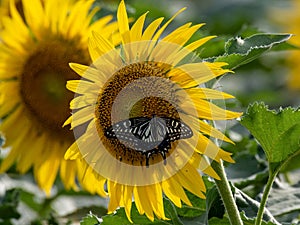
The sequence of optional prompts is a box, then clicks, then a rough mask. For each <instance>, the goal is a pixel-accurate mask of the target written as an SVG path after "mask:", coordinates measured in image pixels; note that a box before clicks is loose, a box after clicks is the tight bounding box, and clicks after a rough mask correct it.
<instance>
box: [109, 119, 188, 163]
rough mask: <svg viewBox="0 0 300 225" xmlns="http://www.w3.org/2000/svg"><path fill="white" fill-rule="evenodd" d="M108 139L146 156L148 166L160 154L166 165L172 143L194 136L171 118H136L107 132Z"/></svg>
mask: <svg viewBox="0 0 300 225" xmlns="http://www.w3.org/2000/svg"><path fill="white" fill-rule="evenodd" d="M104 135H105V136H106V137H107V138H111V139H114V138H115V139H118V140H119V141H120V142H121V143H123V144H125V146H127V147H130V148H131V149H134V150H136V151H138V152H140V153H141V154H143V155H145V156H146V166H147V167H148V166H149V158H150V157H151V156H152V155H153V154H155V153H159V154H161V156H162V157H163V159H164V162H165V163H166V153H167V152H168V151H169V149H170V148H171V142H174V141H176V140H179V139H187V138H190V137H192V136H193V131H192V129H191V128H190V127H189V126H188V125H187V124H185V123H184V122H182V121H181V120H178V119H173V118H170V117H157V116H155V115H153V116H152V117H151V118H149V117H134V118H129V119H127V120H122V121H120V122H117V123H115V124H113V125H112V126H110V127H109V128H108V129H106V130H105V132H104Z"/></svg>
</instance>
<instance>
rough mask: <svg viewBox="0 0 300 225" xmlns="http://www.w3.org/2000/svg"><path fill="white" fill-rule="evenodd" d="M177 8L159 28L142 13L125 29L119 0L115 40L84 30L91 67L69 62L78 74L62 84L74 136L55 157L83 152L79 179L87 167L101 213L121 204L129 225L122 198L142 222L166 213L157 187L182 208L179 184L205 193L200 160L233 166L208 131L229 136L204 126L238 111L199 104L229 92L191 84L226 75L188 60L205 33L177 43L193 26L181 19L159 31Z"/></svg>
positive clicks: (206, 169) (206, 167)
mask: <svg viewBox="0 0 300 225" xmlns="http://www.w3.org/2000/svg"><path fill="white" fill-rule="evenodd" d="M183 10H184V9H182V10H180V11H179V12H178V13H176V14H175V15H174V16H173V17H172V18H171V19H170V20H168V21H167V22H166V23H165V24H164V25H161V23H162V21H163V18H158V19H156V20H155V21H153V22H152V23H150V24H149V25H148V26H147V27H145V28H144V22H145V19H146V15H147V13H145V14H143V15H142V16H140V17H139V18H138V19H137V21H136V22H135V23H134V24H133V25H132V27H131V28H130V27H129V25H128V17H127V12H126V7H125V3H124V1H121V2H120V5H119V8H118V12H117V21H118V27H119V33H120V34H121V39H122V43H121V44H120V45H119V46H116V45H115V44H114V43H112V42H111V41H110V40H109V39H107V38H106V37H104V36H103V35H102V34H100V33H98V32H93V34H92V37H91V39H90V43H89V52H90V55H91V58H92V60H93V64H92V65H91V66H86V65H82V64H77V63H71V64H70V66H71V68H72V69H73V70H74V71H76V72H77V73H78V74H79V75H80V76H81V77H82V79H81V80H71V81H68V82H67V88H68V89H69V90H71V91H73V92H75V93H76V97H75V98H74V99H73V100H72V101H71V103H70V108H71V109H72V110H73V114H72V116H71V117H70V118H69V119H68V120H67V121H66V122H65V125H68V124H71V127H72V129H73V130H74V134H75V137H76V142H75V143H74V144H73V145H72V146H71V147H70V148H69V149H68V151H67V152H66V154H65V158H66V159H71V160H74V159H78V158H79V159H81V158H83V159H84V160H85V161H86V162H87V163H88V164H89V165H90V166H91V167H92V169H89V170H87V171H85V175H89V174H90V173H95V174H96V176H97V177H98V180H99V182H102V184H103V185H104V184H105V183H107V191H108V195H109V197H110V202H109V206H108V212H109V213H112V212H114V211H115V210H116V208H117V207H119V206H121V207H124V208H125V212H126V215H127V217H128V219H129V220H130V221H131V218H130V212H131V207H132V197H133V198H134V199H135V203H136V206H137V209H138V211H139V213H140V214H146V216H147V217H148V218H149V219H150V220H152V221H153V220H154V215H156V216H157V217H158V218H159V219H167V218H166V216H165V213H164V208H163V193H164V194H165V195H166V196H167V197H168V198H169V199H170V200H171V201H172V202H173V203H174V204H175V205H176V206H178V207H181V205H182V202H184V203H185V204H187V205H191V202H190V201H189V199H188V197H187V195H186V194H185V191H184V190H188V191H190V192H191V193H193V194H195V195H196V196H198V197H200V198H205V195H204V192H205V190H206V189H205V185H204V182H203V180H202V177H201V175H200V173H199V172H198V169H200V170H201V171H202V172H204V173H206V174H208V175H210V176H212V177H214V178H216V179H219V177H218V175H217V174H216V173H215V171H214V170H213V169H212V168H211V166H210V165H209V162H208V161H207V157H208V158H211V159H213V160H216V161H217V162H220V160H225V161H227V162H233V160H232V158H231V157H230V153H228V152H225V151H224V150H222V149H220V148H219V147H217V146H216V145H215V144H214V142H213V141H211V140H210V139H209V136H210V137H213V138H217V139H221V140H224V141H226V142H231V140H230V139H228V138H227V137H226V136H225V135H224V134H223V133H222V132H220V131H219V130H217V129H215V128H214V127H212V126H211V125H210V124H209V123H208V122H206V121H213V120H228V119H233V118H237V117H239V116H240V115H241V114H240V113H236V112H231V111H228V110H224V109H222V108H220V107H218V106H216V105H215V104H213V103H212V102H211V101H208V99H227V98H233V96H231V95H229V94H226V93H223V92H221V91H217V90H213V89H209V88H205V87H202V86H201V87H200V86H199V85H200V84H203V83H205V82H207V81H210V80H212V79H214V78H216V77H218V76H221V75H223V74H225V73H227V72H230V71H229V70H226V69H222V67H223V66H224V65H226V63H222V62H216V63H208V62H202V61H199V62H197V61H196V57H195V55H193V54H192V52H193V51H194V50H195V49H197V48H199V47H200V46H201V45H203V44H204V43H205V42H207V41H208V40H210V39H211V38H213V37H212V36H210V37H204V38H202V39H199V40H196V41H194V42H190V43H188V44H187V42H188V41H189V40H190V38H191V37H192V35H193V34H194V33H195V32H196V31H197V30H198V29H199V28H200V27H201V26H202V25H203V24H197V25H193V26H192V24H191V23H187V24H184V25H182V26H180V27H179V28H177V29H175V30H174V31H172V32H171V33H170V34H168V35H166V36H165V37H162V33H163V32H164V30H165V29H166V27H167V26H168V25H169V24H170V22H171V21H172V20H173V19H174V18H175V17H176V16H177V15H178V14H179V13H180V12H182V11H183ZM191 60H193V61H191ZM83 125H84V127H85V128H84V129H85V131H84V132H83V131H82V129H83V128H82V126H83ZM231 143H232V142H231ZM89 168H90V167H89ZM86 180H87V179H86ZM103 188H104V187H103Z"/></svg>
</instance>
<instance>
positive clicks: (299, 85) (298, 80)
mask: <svg viewBox="0 0 300 225" xmlns="http://www.w3.org/2000/svg"><path fill="white" fill-rule="evenodd" d="M292 3H293V10H292V11H291V10H289V12H288V13H286V14H287V16H288V18H289V21H292V22H291V23H288V24H287V26H289V28H290V32H291V33H293V34H295V35H294V36H293V38H292V39H291V43H293V44H294V45H296V46H300V37H299V35H300V29H299V24H300V15H299V9H300V3H299V1H295V0H294V1H292ZM299 57H300V51H299V50H298V51H297V50H295V51H293V52H292V53H291V54H290V56H289V58H288V60H289V61H288V62H289V65H290V68H291V72H290V76H289V80H288V85H289V87H290V88H291V89H293V90H297V91H300V76H299V73H300V65H299V63H298V62H299V61H298V59H299Z"/></svg>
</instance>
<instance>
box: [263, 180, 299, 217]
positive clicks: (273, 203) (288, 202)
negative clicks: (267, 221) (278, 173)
mask: <svg viewBox="0 0 300 225" xmlns="http://www.w3.org/2000/svg"><path fill="white" fill-rule="evenodd" d="M268 209H269V210H270V212H271V213H272V214H273V215H274V216H276V217H277V218H279V219H280V218H281V219H282V221H285V222H292V221H293V220H294V219H295V217H297V216H295V215H294V214H293V213H294V212H296V213H297V214H299V211H300V187H291V186H288V185H287V184H284V186H283V185H282V187H278V188H273V189H272V191H271V193H270V196H269V198H268Z"/></svg>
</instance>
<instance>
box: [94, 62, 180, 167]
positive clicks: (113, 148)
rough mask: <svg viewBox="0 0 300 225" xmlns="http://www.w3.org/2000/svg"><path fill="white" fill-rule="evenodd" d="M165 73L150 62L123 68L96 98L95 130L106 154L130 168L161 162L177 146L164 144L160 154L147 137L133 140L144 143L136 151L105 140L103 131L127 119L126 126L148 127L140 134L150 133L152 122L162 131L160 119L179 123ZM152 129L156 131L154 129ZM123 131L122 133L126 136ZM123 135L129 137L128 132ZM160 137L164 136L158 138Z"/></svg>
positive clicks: (128, 145)
mask: <svg viewBox="0 0 300 225" xmlns="http://www.w3.org/2000/svg"><path fill="white" fill-rule="evenodd" d="M166 70H167V67H166V66H161V67H160V66H158V65H156V64H155V63H150V62H147V63H146V62H144V63H135V64H131V65H128V66H125V67H123V68H122V69H120V70H119V71H117V72H116V73H115V74H114V75H113V76H112V77H111V79H110V80H109V81H108V82H107V83H106V86H105V88H104V89H103V92H102V93H101V94H100V95H99V98H98V101H97V106H96V117H97V119H98V122H97V130H98V133H99V136H100V138H102V139H103V143H104V145H105V146H106V148H107V150H108V151H109V152H110V153H111V154H112V155H113V156H114V157H116V159H118V160H120V161H122V162H124V163H127V164H130V165H146V166H149V164H150V165H151V164H155V163H158V162H161V161H162V160H164V159H165V158H166V155H169V154H171V153H172V149H173V148H174V147H175V146H176V141H174V142H172V143H167V144H165V145H164V148H165V150H164V151H163V152H162V151H160V148H157V149H154V148H152V147H153V146H152V145H154V144H155V146H156V144H157V145H159V144H160V143H151V142H156V140H155V139H156V138H155V137H154V136H153V137H149V134H146V133H145V137H140V138H141V140H137V139H136V138H135V139H134V140H135V141H136V142H137V143H142V142H145V143H144V144H143V143H142V144H140V145H138V146H135V147H134V146H133V142H130V141H126V140H125V141H124V140H123V141H122V140H121V139H120V138H116V139H110V138H107V137H105V131H107V129H108V128H110V127H111V126H114V125H115V124H117V123H118V122H120V121H124V124H125V123H126V120H127V119H131V121H130V120H128V121H127V122H129V123H130V122H132V121H137V123H140V124H141V123H142V120H143V121H145V126H149V127H146V128H143V127H140V129H141V131H140V133H144V132H147V131H146V130H149V129H152V128H150V126H151V127H153V126H154V123H153V119H154V120H155V121H159V124H160V126H161V128H162V129H164V127H163V126H164V124H163V123H164V121H163V119H162V118H173V119H179V114H178V112H177V109H176V106H177V105H176V104H177V103H178V102H177V101H178V100H177V98H176V94H175V91H176V90H175V89H174V84H173V83H172V82H171V81H170V80H168V79H166V78H165V72H166ZM151 118H152V119H151ZM139 120H140V121H139ZM147 124H148V125H147ZM120 125H121V126H122V125H123V124H120ZM125 125H126V124H125ZM153 129H155V130H156V128H155V127H154V128H153ZM125 130H126V129H124V131H123V132H126V131H125ZM152 132H153V130H152ZM157 132H160V131H157ZM161 132H163V131H161ZM150 133H151V131H150ZM103 134H104V135H103ZM124 135H125V136H127V135H129V136H130V135H131V136H132V134H129V133H128V132H127V133H125V134H124ZM122 136H123V135H122ZM161 136H163V135H162V134H161ZM132 137H133V136H132ZM124 138H127V137H124ZM133 138H134V137H133ZM143 139H144V140H143ZM152 139H153V140H152ZM161 141H163V140H161ZM146 142H147V143H146ZM145 146H146V147H145ZM147 146H148V147H147ZM150 146H151V147H150ZM149 148H150V149H149ZM165 154H166V155H165Z"/></svg>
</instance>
